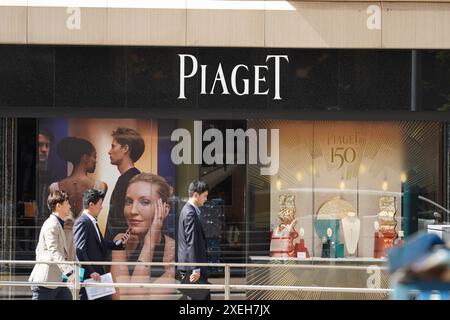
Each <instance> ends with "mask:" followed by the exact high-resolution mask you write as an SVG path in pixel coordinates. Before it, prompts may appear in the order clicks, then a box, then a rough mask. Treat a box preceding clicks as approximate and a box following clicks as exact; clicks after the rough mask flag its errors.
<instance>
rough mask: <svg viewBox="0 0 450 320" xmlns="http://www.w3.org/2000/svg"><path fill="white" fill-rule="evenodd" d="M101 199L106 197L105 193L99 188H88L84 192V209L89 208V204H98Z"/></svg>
mask: <svg viewBox="0 0 450 320" xmlns="http://www.w3.org/2000/svg"><path fill="white" fill-rule="evenodd" d="M100 199H102V200H103V199H105V194H104V193H103V192H102V191H100V190H97V189H87V190H86V191H85V192H84V193H83V209H87V208H89V204H90V203H91V202H92V203H93V204H97V203H98V202H99V200H100Z"/></svg>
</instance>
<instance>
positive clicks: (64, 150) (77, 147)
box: [49, 137, 108, 260]
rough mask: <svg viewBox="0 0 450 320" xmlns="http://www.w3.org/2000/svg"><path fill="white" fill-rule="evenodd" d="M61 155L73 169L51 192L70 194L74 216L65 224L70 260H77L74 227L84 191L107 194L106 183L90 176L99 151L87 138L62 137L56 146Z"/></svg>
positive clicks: (55, 183)
mask: <svg viewBox="0 0 450 320" xmlns="http://www.w3.org/2000/svg"><path fill="white" fill-rule="evenodd" d="M56 151H57V153H58V155H59V157H60V158H61V159H63V160H65V161H67V162H70V163H72V165H73V170H72V173H71V174H70V176H68V177H67V178H65V179H63V180H61V181H58V182H54V183H52V184H51V185H50V187H49V192H53V191H56V190H63V191H65V192H67V193H68V194H69V202H70V205H71V207H72V217H70V218H69V219H68V220H67V221H66V223H65V224H64V232H65V234H66V238H67V243H68V246H69V251H70V252H69V260H75V250H74V244H73V235H72V228H73V224H74V221H75V220H76V219H77V218H78V217H79V215H80V214H81V212H82V210H83V193H84V192H85V191H86V190H88V189H91V188H93V189H97V190H99V191H101V192H102V193H104V194H106V191H107V190H108V186H107V185H106V183H104V182H102V181H99V180H94V179H92V178H90V177H89V176H88V174H89V173H94V172H95V167H96V163H97V152H96V150H95V147H94V146H93V145H92V143H90V142H89V141H88V140H86V139H81V138H76V137H66V138H64V139H62V140H61V141H60V142H59V143H58V146H57V148H56Z"/></svg>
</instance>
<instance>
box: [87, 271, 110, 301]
mask: <svg viewBox="0 0 450 320" xmlns="http://www.w3.org/2000/svg"><path fill="white" fill-rule="evenodd" d="M84 282H85V283H94V282H95V283H98V282H96V281H95V280H94V279H86V280H84ZM101 283H113V279H112V276H111V273H105V274H103V275H101ZM114 293H116V288H114V287H86V294H87V296H88V299H89V300H95V299H98V298H102V297H105V296H109V295H111V294H114Z"/></svg>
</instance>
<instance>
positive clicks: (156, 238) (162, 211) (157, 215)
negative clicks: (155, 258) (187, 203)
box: [147, 199, 170, 245]
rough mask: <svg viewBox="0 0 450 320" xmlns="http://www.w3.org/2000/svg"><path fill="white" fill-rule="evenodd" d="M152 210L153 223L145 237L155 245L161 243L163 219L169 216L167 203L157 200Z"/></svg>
mask: <svg viewBox="0 0 450 320" xmlns="http://www.w3.org/2000/svg"><path fill="white" fill-rule="evenodd" d="M153 209H154V211H153V212H154V215H153V222H152V225H151V227H150V229H149V230H148V232H147V236H149V237H150V239H151V243H152V244H153V245H156V244H158V243H159V242H160V241H161V228H162V226H163V223H164V219H165V218H166V217H167V215H168V214H169V210H170V207H169V205H168V204H167V203H165V202H162V200H161V199H158V201H157V202H156V203H155V204H153ZM149 233H150V234H149Z"/></svg>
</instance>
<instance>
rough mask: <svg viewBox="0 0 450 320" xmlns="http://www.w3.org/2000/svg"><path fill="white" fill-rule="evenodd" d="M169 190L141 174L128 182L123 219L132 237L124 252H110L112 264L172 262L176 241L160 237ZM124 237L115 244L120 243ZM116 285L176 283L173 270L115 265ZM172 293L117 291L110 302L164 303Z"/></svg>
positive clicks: (160, 181)
mask: <svg viewBox="0 0 450 320" xmlns="http://www.w3.org/2000/svg"><path fill="white" fill-rule="evenodd" d="M171 196H172V188H171V187H170V186H169V184H168V183H167V182H166V180H165V179H164V178H163V177H161V176H158V175H154V174H150V173H141V174H138V175H136V176H135V177H133V178H132V179H131V180H130V183H129V184H128V188H127V190H126V196H125V206H124V219H125V220H126V223H127V224H128V228H130V229H131V237H130V240H129V241H128V242H127V244H126V246H125V250H124V251H115V252H112V261H113V262H175V240H174V239H173V238H172V237H170V236H168V235H165V234H164V233H163V230H162V227H163V223H164V219H165V218H166V217H167V215H168V213H169V210H170V207H169V205H168V201H169V198H170V197H171ZM122 237H123V233H119V234H118V235H116V237H115V238H114V240H118V239H121V238H122ZM111 273H112V275H113V279H114V281H115V282H130V283H150V282H151V283H175V268H174V267H173V266H167V267H163V266H151V267H149V266H127V265H114V266H112V267H111ZM170 293H175V291H174V290H173V289H165V288H119V290H118V293H117V294H116V295H115V296H114V297H113V299H121V300H125V299H163V298H166V297H167V295H168V294H170Z"/></svg>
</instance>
